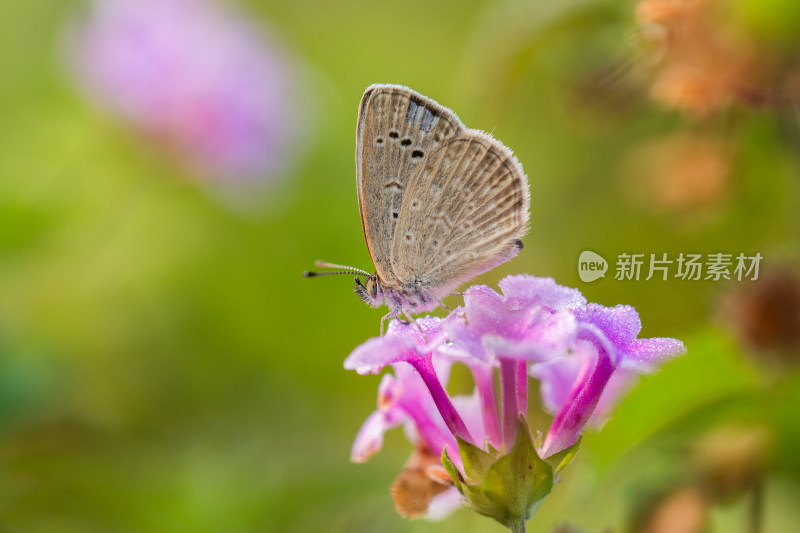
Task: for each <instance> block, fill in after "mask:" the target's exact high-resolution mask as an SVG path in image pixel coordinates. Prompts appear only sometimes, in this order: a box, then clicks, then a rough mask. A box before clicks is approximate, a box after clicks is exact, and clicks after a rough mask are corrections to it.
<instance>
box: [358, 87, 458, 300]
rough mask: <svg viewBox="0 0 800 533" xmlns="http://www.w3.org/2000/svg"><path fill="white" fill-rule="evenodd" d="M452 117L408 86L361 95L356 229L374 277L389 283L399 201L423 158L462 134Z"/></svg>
mask: <svg viewBox="0 0 800 533" xmlns="http://www.w3.org/2000/svg"><path fill="white" fill-rule="evenodd" d="M464 130H465V128H464V125H463V124H462V123H461V121H460V120H459V119H458V117H457V116H456V115H455V114H454V113H453V112H452V111H450V110H448V109H447V108H444V107H442V106H440V105H439V104H437V103H436V102H434V101H433V100H431V99H430V98H426V97H425V96H422V95H421V94H419V93H416V92H414V91H412V90H411V89H409V88H408V87H403V86H400V85H372V86H370V87H368V88H367V90H366V91H365V92H364V96H362V98H361V104H360V107H359V114H358V129H357V132H356V172H357V182H358V206H359V210H360V213H361V227H362V229H363V231H364V239H365V240H366V243H367V248H368V249H369V253H370V257H371V258H372V262H373V263H374V265H375V270H376V272H377V274H378V277H379V278H381V280H383V282H384V283H387V284H390V285H391V284H394V283H395V282H396V281H397V279H396V274H395V273H394V269H393V263H392V260H391V251H392V241H393V238H394V234H395V229H396V227H397V224H398V223H399V221H400V210H401V207H402V204H403V198H404V196H405V194H406V191H407V189H408V187H409V184H410V183H411V181H412V176H414V174H416V173H417V172H418V170H419V168H420V167H421V166H422V160H423V159H424V154H426V153H427V152H429V151H432V150H434V149H435V148H436V147H437V146H442V145H444V144H445V143H446V142H447V141H448V140H449V139H452V138H454V137H455V136H457V135H458V134H459V133H461V132H462V131H464Z"/></svg>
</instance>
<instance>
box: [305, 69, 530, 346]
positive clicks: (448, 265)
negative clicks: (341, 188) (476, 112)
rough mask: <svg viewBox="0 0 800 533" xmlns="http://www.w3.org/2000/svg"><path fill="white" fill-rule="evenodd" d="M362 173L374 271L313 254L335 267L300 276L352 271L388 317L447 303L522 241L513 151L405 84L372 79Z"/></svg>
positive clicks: (360, 135) (364, 113)
mask: <svg viewBox="0 0 800 533" xmlns="http://www.w3.org/2000/svg"><path fill="white" fill-rule="evenodd" d="M356 175H357V191H358V207H359V211H360V214H361V228H362V230H363V232H364V239H365V241H366V243H367V249H368V251H369V254H370V257H371V258H372V262H373V263H374V265H375V273H374V274H370V273H369V272H367V271H365V270H362V269H358V268H354V267H348V266H345V265H337V264H333V263H327V262H322V261H317V262H316V265H317V266H318V267H320V268H332V269H338V271H336V272H304V276H306V277H312V276H320V275H335V274H355V275H356V278H355V281H356V286H355V292H356V294H358V296H360V297H361V299H362V300H363V301H364V302H365V303H367V304H368V305H370V306H372V307H379V306H380V305H382V304H383V303H385V304H386V305H387V306H388V307H389V313H388V314H387V315H386V316H384V317H383V318H384V320H386V319H387V318H398V317H400V315H401V314H402V315H404V317H405V318H406V319H409V320H410V315H409V314H410V313H421V312H425V311H430V310H432V309H435V308H436V307H438V306H440V305H441V306H442V307H445V306H444V303H443V302H442V298H443V297H444V296H447V295H448V294H451V292H452V291H453V290H454V289H456V288H457V287H458V286H459V285H461V284H462V283H465V282H466V281H468V280H470V279H472V278H474V277H475V276H477V275H478V274H481V273H483V272H486V271H488V270H491V269H492V268H494V267H496V266H497V265H499V264H501V263H504V262H506V261H508V260H509V259H511V258H512V257H514V256H516V255H517V254H518V253H519V251H520V250H521V249H522V240H521V239H522V236H523V235H524V234H525V233H526V231H527V229H528V220H529V215H528V209H529V205H530V192H529V190H528V179H527V177H526V176H525V173H524V172H523V170H522V166H521V165H520V163H519V162H518V161H517V158H516V157H514V154H513V153H512V152H511V150H509V149H508V148H506V147H505V146H504V145H503V144H502V143H501V142H500V141H498V140H496V139H494V138H493V137H492V136H491V135H489V134H487V133H484V132H482V131H479V130H473V129H469V128H467V127H466V126H464V124H463V123H462V122H461V120H460V119H459V118H458V116H456V114H455V113H454V112H453V111H451V110H450V109H448V108H446V107H444V106H442V105H440V104H438V103H437V102H435V101H434V100H432V99H430V98H428V97H426V96H423V95H422V94H420V93H417V92H415V91H413V90H411V89H409V88H408V87H405V86H402V85H387V84H376V85H371V86H370V87H368V88H367V90H366V91H365V92H364V95H363V96H362V97H361V104H360V105H359V112H358V126H357V130H356ZM359 276H362V277H364V278H365V282H362V281H361V280H360V279H359ZM445 308H446V307H445ZM381 324H383V321H382V322H381ZM382 330H383V327H381V331H382Z"/></svg>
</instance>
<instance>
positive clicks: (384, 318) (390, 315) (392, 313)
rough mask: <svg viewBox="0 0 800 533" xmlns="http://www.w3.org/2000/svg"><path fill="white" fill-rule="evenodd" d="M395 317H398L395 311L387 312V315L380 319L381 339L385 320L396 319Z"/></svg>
mask: <svg viewBox="0 0 800 533" xmlns="http://www.w3.org/2000/svg"><path fill="white" fill-rule="evenodd" d="M397 316H398V313H397V311H389V312H388V313H386V314H385V315H383V318H381V337H383V333H384V331H385V328H384V324H385V323H386V319H387V318H388V319H389V320H391V319H393V318H397Z"/></svg>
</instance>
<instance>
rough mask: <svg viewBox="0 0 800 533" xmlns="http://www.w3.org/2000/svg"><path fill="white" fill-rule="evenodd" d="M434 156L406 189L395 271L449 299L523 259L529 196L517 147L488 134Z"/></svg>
mask: <svg viewBox="0 0 800 533" xmlns="http://www.w3.org/2000/svg"><path fill="white" fill-rule="evenodd" d="M427 156H428V159H427V160H426V161H425V162H424V164H423V165H421V166H420V168H419V169H417V172H416V173H415V174H414V175H412V177H411V181H410V183H409V185H408V186H407V187H406V189H405V194H404V197H403V201H402V204H401V209H400V215H399V217H398V220H399V222H398V225H397V226H396V231H395V233H394V238H393V243H392V255H391V257H392V269H393V272H394V274H395V276H396V277H397V278H398V280H399V281H400V282H401V283H412V282H416V283H421V284H422V285H423V286H425V287H427V288H429V289H430V290H431V291H432V292H433V293H434V294H436V295H437V296H443V295H445V294H447V293H448V292H449V291H451V290H452V289H454V288H455V287H457V286H458V285H460V284H461V283H463V282H465V281H467V280H469V279H471V278H473V277H474V276H476V275H478V274H480V273H482V272H485V271H487V270H489V269H491V268H493V267H494V266H497V265H498V264H500V263H502V262H504V261H506V260H508V259H509V258H510V257H513V255H516V253H517V251H518V250H519V239H520V238H521V237H522V236H523V235H524V233H525V231H526V230H527V225H528V205H529V203H530V194H529V191H528V181H527V178H526V177H525V174H524V173H523V171H522V167H521V166H520V164H519V163H518V162H517V160H516V158H515V157H514V156H513V154H512V153H511V150H509V149H508V148H506V147H505V146H504V145H503V144H502V143H500V142H499V141H497V140H495V139H493V138H492V137H491V136H489V135H487V134H485V133H483V132H480V131H477V130H464V131H462V132H460V133H459V134H458V135H456V136H453V137H451V138H449V139H448V140H447V141H446V142H445V143H443V144H442V145H441V146H439V147H437V148H436V149H435V150H433V151H431V152H429V153H428V154H427Z"/></svg>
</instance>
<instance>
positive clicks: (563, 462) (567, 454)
mask: <svg viewBox="0 0 800 533" xmlns="http://www.w3.org/2000/svg"><path fill="white" fill-rule="evenodd" d="M582 440H583V436H582V435H581V436H580V437H578V440H576V441H575V443H574V444H573V445H572V446H570V447H569V448H565V449H563V450H561V451H560V452H558V453H554V454H553V455H551V456H550V457H548V458H547V459H545V461H547V462H548V463H550V466H552V467H553V473H554V474H558V473H559V472H561V471H562V470H564V467H566V466H567V465H568V464H570V463H571V462H572V460H573V459H574V458H575V455H576V454H577V453H578V448H580V445H581V441H582Z"/></svg>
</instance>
